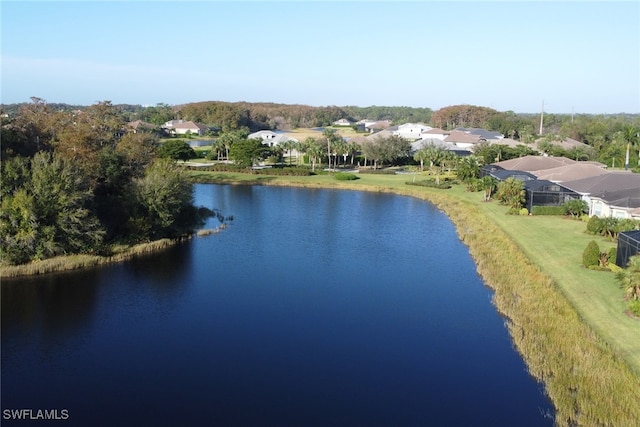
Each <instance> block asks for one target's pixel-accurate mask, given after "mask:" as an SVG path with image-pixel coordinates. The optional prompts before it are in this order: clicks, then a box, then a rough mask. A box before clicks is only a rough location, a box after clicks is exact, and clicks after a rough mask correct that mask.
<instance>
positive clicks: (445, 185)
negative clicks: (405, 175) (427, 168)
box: [405, 179, 451, 190]
mask: <svg viewBox="0 0 640 427" xmlns="http://www.w3.org/2000/svg"><path fill="white" fill-rule="evenodd" d="M405 184H407V185H417V186H418V187H429V188H439V189H441V190H446V189H448V188H451V184H450V183H449V182H444V181H442V182H440V184H436V181H435V180H432V179H424V180H422V181H415V182H410V181H407V182H405Z"/></svg>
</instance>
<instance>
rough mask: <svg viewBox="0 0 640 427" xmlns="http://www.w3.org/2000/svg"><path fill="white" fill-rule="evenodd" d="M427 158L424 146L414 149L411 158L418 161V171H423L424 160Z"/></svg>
mask: <svg viewBox="0 0 640 427" xmlns="http://www.w3.org/2000/svg"><path fill="white" fill-rule="evenodd" d="M427 159H428V157H427V150H426V149H425V148H424V147H423V148H421V149H419V150H418V151H416V152H415V154H414V155H413V160H415V161H416V162H420V172H424V161H425V160H427Z"/></svg>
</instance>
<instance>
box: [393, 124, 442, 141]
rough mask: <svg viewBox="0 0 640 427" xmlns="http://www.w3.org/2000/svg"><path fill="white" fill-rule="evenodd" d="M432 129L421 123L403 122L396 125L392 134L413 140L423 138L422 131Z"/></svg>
mask: <svg viewBox="0 0 640 427" xmlns="http://www.w3.org/2000/svg"><path fill="white" fill-rule="evenodd" d="M431 129H433V128H432V127H430V126H427V125H425V124H422V123H405V124H403V125H400V126H398V129H397V130H395V131H394V132H393V134H394V135H396V136H400V137H402V138H405V139H408V140H411V141H415V140H417V139H422V138H423V135H422V134H423V133H425V132H427V131H429V130H431Z"/></svg>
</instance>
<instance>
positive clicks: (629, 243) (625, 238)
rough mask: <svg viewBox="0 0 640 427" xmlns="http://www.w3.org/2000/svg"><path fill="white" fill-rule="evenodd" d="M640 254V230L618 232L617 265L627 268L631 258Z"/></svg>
mask: <svg viewBox="0 0 640 427" xmlns="http://www.w3.org/2000/svg"><path fill="white" fill-rule="evenodd" d="M638 254H640V230H632V231H622V232H620V233H619V234H618V250H617V251H616V265H617V266H618V267H622V268H625V267H626V266H627V263H628V262H629V258H631V257H632V256H634V255H638Z"/></svg>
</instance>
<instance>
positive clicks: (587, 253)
mask: <svg viewBox="0 0 640 427" xmlns="http://www.w3.org/2000/svg"><path fill="white" fill-rule="evenodd" d="M582 265H584V266H585V267H587V268H588V267H590V266H592V265H595V266H598V265H600V247H599V246H598V243H597V242H596V241H595V240H592V241H590V242H589V244H588V245H587V247H586V248H585V249H584V251H583V252H582Z"/></svg>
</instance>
